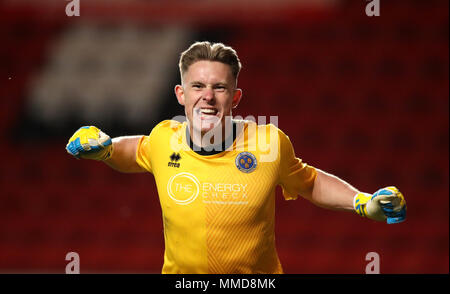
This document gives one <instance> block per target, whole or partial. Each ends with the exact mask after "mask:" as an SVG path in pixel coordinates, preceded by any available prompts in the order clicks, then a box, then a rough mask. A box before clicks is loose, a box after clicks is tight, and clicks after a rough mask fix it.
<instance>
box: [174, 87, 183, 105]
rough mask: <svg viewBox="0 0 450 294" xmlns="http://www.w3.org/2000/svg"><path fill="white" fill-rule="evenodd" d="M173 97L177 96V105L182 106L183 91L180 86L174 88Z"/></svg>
mask: <svg viewBox="0 0 450 294" xmlns="http://www.w3.org/2000/svg"><path fill="white" fill-rule="evenodd" d="M175 95H176V96H177V100H178V103H180V104H181V105H183V106H184V89H183V86H181V85H176V86H175Z"/></svg>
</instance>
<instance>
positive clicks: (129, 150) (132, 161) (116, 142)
mask: <svg viewBox="0 0 450 294" xmlns="http://www.w3.org/2000/svg"><path fill="white" fill-rule="evenodd" d="M141 137H142V136H125V137H117V138H114V139H112V148H113V152H112V155H111V157H110V158H108V159H107V160H105V161H104V162H105V163H106V164H107V165H108V166H110V167H111V168H113V169H115V170H117V171H120V172H123V173H140V172H145V170H144V169H143V168H142V167H140V166H139V165H138V164H137V163H136V151H137V147H138V143H139V140H140V139H141Z"/></svg>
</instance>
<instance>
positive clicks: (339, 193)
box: [306, 169, 358, 211]
mask: <svg viewBox="0 0 450 294" xmlns="http://www.w3.org/2000/svg"><path fill="white" fill-rule="evenodd" d="M316 170H317V177H316V180H315V181H314V187H313V189H312V192H311V193H310V194H309V195H306V198H308V199H309V200H310V201H311V202H312V203H314V204H315V205H317V206H320V207H323V208H328V209H332V210H347V211H354V207H353V198H354V197H355V195H356V193H358V190H357V189H355V188H354V187H352V186H351V185H350V184H348V183H347V182H345V181H343V180H341V179H339V178H338V177H336V176H334V175H331V174H329V173H326V172H324V171H321V170H319V169H316Z"/></svg>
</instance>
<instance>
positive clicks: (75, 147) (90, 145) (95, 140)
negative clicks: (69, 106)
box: [66, 126, 146, 173]
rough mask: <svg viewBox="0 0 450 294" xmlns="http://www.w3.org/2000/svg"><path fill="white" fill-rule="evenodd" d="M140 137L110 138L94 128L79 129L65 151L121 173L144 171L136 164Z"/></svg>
mask: <svg viewBox="0 0 450 294" xmlns="http://www.w3.org/2000/svg"><path fill="white" fill-rule="evenodd" d="M141 138H142V136H126V137H117V138H114V139H113V140H111V138H110V137H109V136H108V135H107V134H105V133H103V132H102V131H101V130H100V129H98V128H96V127H94V126H84V127H81V128H79V129H78V130H77V131H76V132H75V133H74V134H73V136H72V137H71V138H70V139H69V142H68V143H67V146H66V150H67V152H68V153H69V154H71V155H72V156H74V157H76V158H82V159H93V160H97V161H103V162H105V163H106V164H107V165H108V166H110V167H111V168H113V169H115V170H117V171H120V172H123V173H141V172H145V171H146V170H145V169H143V168H142V167H140V166H139V165H138V163H137V162H136V152H137V148H138V145H139V140H140V139H141Z"/></svg>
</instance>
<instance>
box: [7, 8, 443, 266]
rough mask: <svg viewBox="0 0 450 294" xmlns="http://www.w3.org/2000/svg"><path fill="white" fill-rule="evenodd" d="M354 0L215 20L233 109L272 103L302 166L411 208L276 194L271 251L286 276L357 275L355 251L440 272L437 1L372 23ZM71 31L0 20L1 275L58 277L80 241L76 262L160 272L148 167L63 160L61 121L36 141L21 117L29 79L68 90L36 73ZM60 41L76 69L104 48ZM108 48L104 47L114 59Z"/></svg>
mask: <svg viewBox="0 0 450 294" xmlns="http://www.w3.org/2000/svg"><path fill="white" fill-rule="evenodd" d="M356 2H358V1H348V2H345V3H346V5H345V6H344V8H343V9H342V10H339V9H338V10H337V11H336V12H334V13H331V15H326V16H321V18H319V19H318V20H317V21H314V20H309V21H301V20H299V19H295V17H294V16H295V13H294V12H292V15H288V16H286V20H285V21H282V20H278V21H274V22H269V23H268V24H267V26H266V27H261V25H259V24H257V25H255V23H254V22H251V21H248V22H245V21H242V22H241V23H239V22H236V23H235V24H233V25H227V24H220V25H217V26H216V27H215V28H214V30H217V31H219V32H220V31H221V30H223V31H233V34H227V36H228V37H227V39H226V40H223V42H226V43H228V44H230V45H232V46H233V47H234V48H235V49H236V50H237V51H238V53H239V56H240V58H241V61H242V62H243V64H244V69H243V71H242V73H241V76H240V80H239V86H240V87H241V88H243V89H244V97H243V99H242V101H241V104H240V106H239V108H238V109H237V110H236V113H235V114H237V115H241V116H243V117H246V116H248V115H253V116H255V117H257V116H258V115H264V116H270V115H277V116H278V123H279V127H280V128H281V129H282V130H283V131H284V132H285V133H287V134H288V135H289V137H290V138H291V140H292V142H293V145H294V147H295V149H296V151H297V153H298V156H299V157H301V158H302V159H303V160H304V161H306V162H307V163H310V164H311V165H314V166H317V167H319V168H321V169H324V170H326V171H329V172H331V173H334V174H336V175H338V176H340V177H342V178H343V179H345V180H347V181H349V182H350V183H352V184H354V185H355V186H356V187H358V188H359V189H361V190H364V191H367V192H375V191H376V189H378V188H380V187H383V186H388V185H397V186H398V187H399V188H400V190H402V191H403V193H404V194H405V196H406V199H407V203H408V220H407V221H406V222H405V223H402V224H399V225H392V226H387V225H383V224H378V223H374V222H372V221H369V220H363V219H359V218H358V217H357V216H356V215H352V214H350V213H349V214H345V213H342V212H334V211H325V210H323V209H320V208H317V207H315V206H313V205H312V204H310V203H308V202H307V201H304V200H302V199H299V200H297V201H288V202H286V201H284V200H283V199H282V196H281V191H280V190H277V195H276V196H277V200H276V201H277V210H276V238H277V239H276V240H277V248H278V250H279V255H280V259H281V261H282V264H283V267H284V269H285V271H286V272H288V273H363V272H364V269H365V265H366V263H367V261H365V259H364V258H365V255H366V254H367V253H368V252H371V251H375V252H378V253H379V254H380V255H381V256H382V258H381V271H382V272H383V273H448V248H449V247H448V244H449V243H448V241H449V240H448V231H449V227H448V195H449V190H448V179H449V174H448V101H449V100H448V62H449V60H448V2H447V1H429V3H428V2H427V5H426V6H425V5H423V4H421V3H420V1H415V2H414V4H411V5H406V6H405V5H403V6H402V5H400V4H391V3H389V4H388V3H387V2H384V3H383V17H384V18H383V17H382V18H381V20H373V19H370V18H368V17H366V16H365V15H364V13H363V12H362V10H360V9H361V5H360V4H352V3H356ZM0 8H1V5H0ZM299 14H300V15H301V12H299ZM397 16H401V17H397ZM100 27H101V26H100ZM70 28H71V26H69V25H68V24H67V23H66V22H64V21H60V20H51V19H49V20H47V21H43V20H38V19H37V18H36V17H34V18H33V17H31V18H23V17H21V16H20V15H16V16H15V17H14V16H11V15H10V16H9V17H8V18H5V19H2V20H0V30H1V33H2V34H1V35H2V44H3V45H2V46H1V47H0V62H1V63H0V77H1V81H0V94H1V96H2V99H1V100H0V140H1V144H0V154H2V155H3V156H2V160H3V162H2V168H1V170H0V183H1V186H0V195H1V196H0V223H1V224H2V225H1V228H0V272H56V273H63V272H64V268H65V264H66V261H65V259H64V258H65V255H66V254H67V253H68V252H70V251H76V252H78V253H79V254H80V256H81V264H82V271H83V272H153V273H157V272H159V271H160V269H161V266H162V261H163V250H164V248H163V246H164V242H163V231H162V230H163V228H162V220H161V212H160V207H159V201H158V198H157V191H156V185H155V184H154V181H153V179H152V176H151V175H122V174H118V173H116V172H114V171H112V170H110V169H108V168H107V167H105V166H104V165H102V164H100V163H96V162H95V163H94V162H85V161H77V160H75V159H72V158H70V157H69V156H68V155H67V154H66V153H65V150H64V147H65V143H66V140H67V139H68V135H69V134H70V133H71V129H70V128H69V126H71V125H70V121H69V122H66V124H67V125H65V126H64V125H63V123H61V125H60V126H59V127H61V131H60V132H59V134H60V135H61V136H60V137H56V138H55V137H53V138H48V137H43V138H42V140H37V139H36V138H39V137H40V136H41V135H45V133H44V131H42V132H40V131H41V130H40V129H39V127H37V126H36V125H34V124H33V123H32V122H29V121H27V119H26V118H27V117H28V116H26V113H27V111H29V108H28V107H29V102H30V101H32V100H33V99H34V98H36V97H37V96H32V95H31V94H30V93H31V92H33V91H30V89H33V87H35V86H36V83H37V84H38V85H37V86H36V87H38V86H39V81H42V79H43V78H46V79H45V83H46V84H45V87H46V89H47V92H46V91H42V92H39V91H38V90H36V93H38V94H39V95H43V98H45V99H47V98H48V96H46V95H55V96H57V95H67V93H65V92H64V89H62V88H61V87H62V86H61V84H60V83H55V84H54V85H53V84H52V81H56V80H58V79H59V78H61V71H55V72H54V75H53V76H52V75H51V74H49V75H48V76H45V77H44V76H43V72H46V70H47V67H49V66H51V65H53V66H57V65H58V64H57V60H56V59H57V57H58V56H57V55H52V53H51V52H54V50H56V49H55V48H54V47H52V46H53V45H54V44H55V42H56V40H59V39H58V38H59V37H60V36H61V34H62V35H64V34H67V35H66V36H68V37H67V38H68V40H66V41H67V42H69V43H70V42H72V41H73V39H70V38H75V36H74V35H71V34H68V32H70ZM95 28H97V29H98V27H97V26H94V28H90V27H88V28H87V30H88V31H89V30H90V29H95ZM193 29H194V30H195V29H196V28H195V27H194V28H193ZM199 30H202V28H199ZM203 30H204V29H203ZM78 33H80V31H78ZM210 34H212V33H210ZM78 37H80V36H79V35H78ZM69 39H70V40H69ZM71 40H72V41H71ZM105 42H106V41H105ZM70 44H72V45H73V44H79V42H72V43H70ZM72 45H71V46H72ZM88 45H89V44H88ZM91 45H92V44H91ZM122 45H123V46H131V45H132V42H131V43H127V42H124V43H123V44H122ZM114 46H119V45H117V44H115V45H114ZM69 47H70V46H69ZM117 48H118V47H117ZM127 48H128V47H127ZM60 49H61V48H60ZM69 49H70V50H69ZM167 49H168V48H167V47H162V49H161V48H160V50H161V51H158V52H162V51H164V50H167ZM67 50H68V51H67V52H66V54H67V55H68V56H69V57H68V60H67V61H68V62H69V61H70V62H73V64H75V65H77V64H78V65H79V63H78V61H77V60H79V59H76V58H80V59H81V58H83V56H84V57H86V58H88V57H89V54H91V53H92V52H93V54H94V55H95V54H98V52H99V51H100V52H103V50H98V49H95V48H94V49H92V48H91V51H89V52H90V53H89V52H87V51H83V50H79V48H75V47H71V48H68V49H67ZM126 50H136V48H134V49H133V48H131V49H130V48H128V49H126ZM106 51H107V50H106ZM49 52H50V53H49ZM58 52H59V53H61V52H65V51H64V50H62V49H61V50H60V51H58ZM129 52H131V51H129ZM108 53H109V54H110V56H108V54H105V56H103V57H104V58H110V59H112V60H116V58H117V56H120V55H121V51H120V50H119V49H117V50H115V51H114V50H112V51H111V52H108ZM49 54H50V55H49ZM83 54H84V55H83ZM130 54H131V53H130ZM136 54H145V52H142V51H139V52H138V53H136ZM131 55H133V54H131ZM156 55H157V56H158V54H156ZM52 57H53V59H52ZM59 57H60V58H62V59H64V56H59ZM156 59H158V58H155V59H152V60H153V61H155V62H156V61H157V60H156ZM55 60H56V61H55ZM52 62H56V63H55V64H56V65H55V64H54V63H52ZM70 62H69V63H70ZM130 62H133V60H131V61H130ZM134 62H136V60H135V61H134ZM70 64H72V63H70ZM73 64H72V65H73ZM75 65H74V66H75ZM175 66H176V65H175ZM66 69H67V68H66ZM59 70H62V69H60V68H59ZM50 72H51V71H50ZM105 72H106V70H105ZM119 73H120V72H119ZM134 74H136V73H134ZM153 76H155V74H153ZM156 76H157V75H156ZM9 77H11V79H9ZM105 79H106V80H104V82H105V83H106V84H108V83H109V84H114V83H115V80H107V78H106V77H105ZM157 83H162V81H161V80H158V82H157ZM40 86H42V85H40ZM72 86H73V85H72ZM76 88H77V87H76V86H73V87H71V88H70V89H72V90H76ZM34 89H37V88H34ZM78 90H82V91H81V92H80V93H82V92H83V91H87V92H89V91H90V89H89V88H81V89H78ZM133 90H135V91H136V92H139V93H137V94H136V95H137V96H139V95H141V94H143V93H145V91H148V89H147V88H145V89H144V88H143V89H139V88H138V87H136V88H134V89H133ZM141 90H142V91H141ZM127 91H128V89H127ZM89 93H91V94H92V93H93V92H89ZM102 93H103V92H102ZM103 94H104V96H103V98H104V99H108V98H109V96H108V93H103ZM103 94H102V95H103ZM36 95H37V94H36ZM69 96H70V95H69ZM33 97H34V98H33ZM139 97H142V95H141V96H139ZM69 98H70V97H68V98H67V99H69ZM98 99H100V98H98ZM69 100H70V99H69ZM36 101H37V100H36ZM46 101H47V100H46ZM90 101H91V102H92V103H95V101H93V100H90ZM97 102H99V101H97ZM55 103H56V102H55ZM67 103H69V102H67ZM31 105H33V104H31ZM66 106H68V107H67V109H66V110H67V111H70V105H69V104H67V105H66ZM94 106H95V105H94ZM94 106H93V107H94ZM98 106H99V107H101V105H98ZM55 109H56V110H55V112H54V113H53V114H58V111H57V110H58V109H59V108H58V107H56V108H55ZM166 111H167V113H169V114H171V112H170V111H171V110H170V109H167V110H166ZM39 115H41V116H42V117H45V113H44V112H43V113H39ZM68 115H69V114H68ZM28 118H29V117H28ZM55 121H58V120H57V118H55ZM72 131H73V130H72ZM21 132H28V133H29V134H28V135H30V134H31V135H33V134H34V136H32V137H33V138H34V139H29V137H28V139H27V137H26V136H25V139H24V138H23V137H22V136H21ZM92 179H95V180H92Z"/></svg>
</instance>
